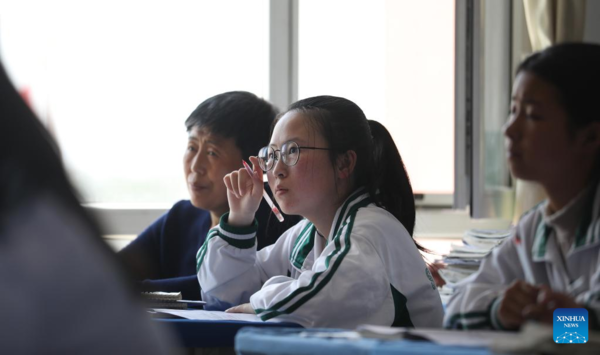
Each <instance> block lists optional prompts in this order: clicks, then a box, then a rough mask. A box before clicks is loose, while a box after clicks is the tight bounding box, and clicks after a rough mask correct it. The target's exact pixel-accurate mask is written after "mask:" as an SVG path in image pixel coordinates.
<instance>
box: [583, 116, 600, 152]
mask: <svg viewBox="0 0 600 355" xmlns="http://www.w3.org/2000/svg"><path fill="white" fill-rule="evenodd" d="M582 147H583V148H584V149H585V150H589V151H590V152H598V151H599V150H600V122H592V123H590V124H589V125H588V126H587V127H585V128H584V129H583V132H582Z"/></svg>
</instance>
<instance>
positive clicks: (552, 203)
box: [542, 172, 592, 213]
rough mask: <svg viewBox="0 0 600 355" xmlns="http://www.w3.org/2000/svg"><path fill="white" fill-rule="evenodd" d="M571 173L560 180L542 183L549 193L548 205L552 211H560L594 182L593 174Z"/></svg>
mask: <svg viewBox="0 0 600 355" xmlns="http://www.w3.org/2000/svg"><path fill="white" fill-rule="evenodd" d="M569 173H570V174H569V175H568V176H565V177H564V178H563V179H560V180H559V181H550V182H547V183H544V184H542V186H543V188H544V190H545V191H546V195H548V207H549V211H550V212H551V213H554V212H556V211H560V210H561V209H562V208H563V207H565V206H566V205H567V204H568V203H569V202H570V201H571V200H573V199H574V198H575V197H576V196H577V195H579V193H580V192H581V191H583V190H584V189H585V188H586V187H587V186H588V185H589V184H590V183H591V182H592V178H591V176H590V175H591V174H577V173H573V172H569Z"/></svg>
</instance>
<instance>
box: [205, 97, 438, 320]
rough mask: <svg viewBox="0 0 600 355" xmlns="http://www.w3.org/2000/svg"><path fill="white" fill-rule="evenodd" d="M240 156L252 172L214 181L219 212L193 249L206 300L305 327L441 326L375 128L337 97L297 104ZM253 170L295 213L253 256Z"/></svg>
mask: <svg viewBox="0 0 600 355" xmlns="http://www.w3.org/2000/svg"><path fill="white" fill-rule="evenodd" d="M251 161H252V163H253V165H254V171H253V173H252V174H250V173H249V172H248V171H247V170H245V169H240V170H239V171H234V172H232V173H231V174H229V175H227V176H226V177H225V179H224V181H225V184H226V186H227V189H228V191H227V193H228V198H229V206H230V208H231V209H230V212H229V213H228V214H225V215H223V217H222V218H221V222H220V224H219V225H218V226H216V227H215V228H214V229H212V230H211V231H210V232H209V237H208V238H207V240H206V242H205V244H204V245H203V246H202V247H201V248H200V250H199V251H198V255H197V259H198V280H199V282H200V285H201V289H202V299H203V300H205V301H206V302H207V303H208V304H207V308H209V309H227V308H230V307H232V308H230V309H229V312H246V313H256V314H257V315H258V316H260V318H261V319H263V320H265V321H266V320H269V319H272V318H277V319H280V320H285V321H290V322H294V323H298V324H300V325H302V326H305V327H340V328H354V327H356V326H357V325H359V324H365V323H368V324H378V325H387V326H390V325H393V326H408V327H440V326H441V324H442V317H443V310H442V306H441V302H440V298H439V294H438V292H437V290H436V288H435V285H434V283H433V279H432V277H431V274H430V273H429V271H428V269H427V267H426V265H425V262H424V261H423V259H422V257H421V255H420V253H419V248H420V246H418V245H417V244H416V242H415V241H414V240H413V239H412V232H413V228H414V221H415V207H414V197H413V193H412V188H411V186H410V182H409V179H408V176H407V174H406V171H405V169H404V165H403V163H402V159H401V158H400V154H399V153H398V150H397V148H396V146H395V144H394V142H393V140H392V138H391V137H390V135H389V133H388V132H387V130H386V129H385V128H384V127H383V126H382V125H380V124H379V123H377V122H374V121H368V120H367V119H366V117H365V115H364V113H363V112H362V110H361V109H360V108H359V107H358V106H357V105H356V104H354V103H353V102H351V101H349V100H346V99H343V98H338V97H331V96H320V97H314V98H309V99H305V100H301V101H299V102H296V103H295V104H293V105H292V106H291V107H290V109H289V110H288V111H287V113H285V114H284V115H283V116H282V117H281V118H280V119H279V120H278V121H277V123H276V125H275V127H274V130H273V135H272V138H271V142H270V145H269V146H268V147H265V148H263V149H261V151H260V153H259V156H258V158H256V157H252V158H251ZM263 171H266V172H267V176H268V180H269V185H270V186H271V189H272V191H273V192H274V194H275V198H276V200H277V202H278V204H279V206H280V207H281V209H282V210H283V212H285V213H287V214H296V215H301V216H303V217H305V219H304V220H303V221H301V222H300V223H298V224H297V225H296V226H294V227H292V228H291V229H289V230H288V231H286V232H285V233H284V234H283V235H282V236H281V237H280V238H279V240H278V241H277V243H276V244H275V245H272V246H270V247H267V248H265V249H262V250H260V251H258V252H257V251H256V242H255V232H256V228H257V225H256V221H255V219H254V214H255V212H256V210H257V208H258V205H259V203H260V200H261V197H262V193H263V185H262V174H263Z"/></svg>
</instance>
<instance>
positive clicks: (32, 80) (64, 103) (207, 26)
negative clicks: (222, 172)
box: [0, 0, 269, 206]
mask: <svg viewBox="0 0 600 355" xmlns="http://www.w3.org/2000/svg"><path fill="white" fill-rule="evenodd" d="M32 8H34V9H35V11H32ZM233 10H234V11H233ZM0 14H1V17H0V49H1V50H2V60H3V62H4V64H5V66H6V67H7V70H8V72H9V75H11V77H12V79H13V80H14V81H15V83H16V85H17V87H18V88H19V89H20V90H21V91H22V92H24V91H27V92H29V93H30V95H31V98H32V104H33V105H34V107H35V109H36V111H37V112H38V114H39V115H40V116H41V117H42V118H43V119H45V120H46V122H47V123H48V126H49V128H50V129H51V130H52V131H53V133H54V135H55V137H56V138H57V139H58V141H59V143H60V147H61V150H62V154H63V158H64V160H65V164H66V166H67V168H68V171H69V172H70V174H71V177H72V178H73V180H74V182H75V183H76V185H77V186H78V187H79V189H80V190H81V192H82V193H83V197H84V199H85V202H88V203H90V202H92V203H97V202H101V203H109V202H110V203H138V204H147V203H163V204H164V205H165V206H168V205H169V204H170V203H172V202H174V201H176V200H178V199H181V198H186V196H187V192H186V189H185V183H184V177H183V167H182V159H183V153H184V150H185V147H186V142H187V138H186V132H185V126H184V121H185V119H186V118H187V117H188V115H189V114H190V113H191V112H192V111H193V109H195V108H196V106H197V105H198V104H199V103H200V102H201V101H203V100H204V99H206V98H208V97H210V96H212V95H215V94H217V93H221V92H224V91H230V90H247V91H250V92H253V93H255V94H257V95H258V96H262V97H265V98H266V97H268V92H269V74H268V73H269V2H268V0H253V1H245V0H220V1H196V0H189V1H176V2H168V3H167V2H162V1H160V2H158V1H141V0H138V1H116V0H115V1H102V2H82V1H62V2H47V1H27V0H25V1H21V0H15V1H6V2H2V5H0Z"/></svg>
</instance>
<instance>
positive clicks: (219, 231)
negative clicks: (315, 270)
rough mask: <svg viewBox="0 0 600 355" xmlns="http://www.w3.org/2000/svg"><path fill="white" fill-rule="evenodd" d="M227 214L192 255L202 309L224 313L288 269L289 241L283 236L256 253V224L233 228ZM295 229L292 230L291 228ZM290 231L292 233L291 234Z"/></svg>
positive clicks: (246, 300) (246, 299)
mask: <svg viewBox="0 0 600 355" xmlns="http://www.w3.org/2000/svg"><path fill="white" fill-rule="evenodd" d="M227 218H228V214H227V213H226V214H225V215H223V217H221V221H220V223H219V225H218V226H216V227H214V228H213V229H211V230H210V231H209V233H208V236H207V238H206V241H205V242H204V244H203V245H202V247H201V248H200V249H199V250H198V253H197V254H196V269H197V274H198V282H199V284H200V288H201V292H202V299H203V300H204V301H205V302H207V304H206V306H205V309H212V310H224V309H227V308H229V307H232V306H236V305H239V304H242V303H247V302H248V301H249V299H250V295H252V294H253V293H254V292H256V291H258V290H259V289H260V287H261V286H262V284H263V283H264V281H265V280H266V279H267V278H269V277H271V276H273V275H274V274H281V273H284V274H285V272H286V271H287V270H288V266H289V261H288V259H287V255H289V249H290V247H289V244H290V243H289V241H288V240H289V238H286V234H288V232H290V231H288V232H286V233H284V235H282V237H281V238H279V239H278V241H277V242H276V243H275V244H274V245H270V246H268V247H266V248H263V249H262V250H260V251H258V252H257V250H256V230H257V228H258V224H257V222H256V221H255V223H254V224H253V225H252V226H249V227H246V228H236V227H233V226H231V225H229V224H228V223H227ZM295 228H297V227H292V229H295ZM292 232H293V231H292Z"/></svg>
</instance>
